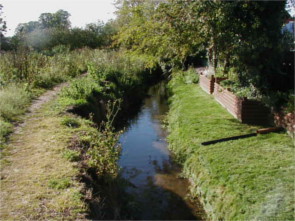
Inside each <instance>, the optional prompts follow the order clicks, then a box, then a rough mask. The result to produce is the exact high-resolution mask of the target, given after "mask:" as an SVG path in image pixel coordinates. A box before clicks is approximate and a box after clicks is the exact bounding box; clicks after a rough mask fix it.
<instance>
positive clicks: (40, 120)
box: [0, 83, 86, 220]
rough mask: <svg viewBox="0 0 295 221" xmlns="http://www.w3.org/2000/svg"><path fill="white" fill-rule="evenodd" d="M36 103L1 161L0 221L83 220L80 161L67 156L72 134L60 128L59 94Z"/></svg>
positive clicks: (50, 93)
mask: <svg viewBox="0 0 295 221" xmlns="http://www.w3.org/2000/svg"><path fill="white" fill-rule="evenodd" d="M65 86H67V83H63V84H60V85H58V86H56V87H55V88H54V89H53V90H50V91H47V92H46V93H45V94H43V95H42V96H40V97H39V98H38V99H37V100H35V101H34V102H33V103H32V105H31V107H30V108H29V112H28V113H27V114H26V115H25V116H24V120H23V123H21V124H20V125H18V126H16V128H15V131H14V133H13V134H11V136H10V139H9V143H8V146H7V148H5V150H4V155H5V156H4V157H3V158H2V162H1V190H0V191H1V207H0V208H1V210H0V220H47V219H52V218H54V219H55V220H73V219H83V217H84V215H83V213H84V212H85V209H86V206H85V205H84V202H83V201H82V200H81V190H82V189H83V185H82V184H81V183H80V182H79V180H77V174H78V173H79V171H78V169H77V163H75V162H70V161H69V160H67V159H66V158H65V157H64V154H63V153H65V151H66V150H67V146H68V142H69V141H70V140H71V138H72V136H73V131H72V130H70V129H69V128H65V126H64V125H62V124H61V119H62V116H63V113H62V112H60V109H59V107H58V102H57V96H58V93H59V92H60V91H61V89H62V88H63V87H65Z"/></svg>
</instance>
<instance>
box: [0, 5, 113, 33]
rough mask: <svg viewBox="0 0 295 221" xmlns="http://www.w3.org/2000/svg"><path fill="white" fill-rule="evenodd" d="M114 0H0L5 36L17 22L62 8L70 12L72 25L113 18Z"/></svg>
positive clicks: (13, 29) (36, 19) (36, 18)
mask: <svg viewBox="0 0 295 221" xmlns="http://www.w3.org/2000/svg"><path fill="white" fill-rule="evenodd" d="M113 2H114V0H0V4H2V5H3V9H2V10H3V15H2V16H3V17H4V20H5V21H6V23H7V28H8V30H7V32H6V34H5V36H12V35H14V31H15V28H16V27H17V25H18V24H19V23H26V22H29V21H38V18H39V16H40V14H42V13H45V12H50V13H54V12H56V11H58V10H59V9H63V10H65V11H67V12H69V13H70V14H71V16H70V21H71V24H72V27H84V26H85V24H89V23H92V22H96V21H98V20H101V21H104V22H106V21H108V20H109V19H114V18H115V15H114V12H115V6H114V5H113Z"/></svg>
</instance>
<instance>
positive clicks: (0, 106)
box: [0, 84, 31, 121]
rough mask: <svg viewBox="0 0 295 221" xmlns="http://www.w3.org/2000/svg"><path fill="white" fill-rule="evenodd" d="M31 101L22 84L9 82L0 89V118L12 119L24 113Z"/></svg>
mask: <svg viewBox="0 0 295 221" xmlns="http://www.w3.org/2000/svg"><path fill="white" fill-rule="evenodd" d="M30 101H31V94H30V93H29V92H28V91H27V90H26V87H25V85H23V84H11V85H9V86H8V87H6V88H3V89H1V90H0V118H3V119H5V120H7V121H14V120H16V119H17V117H18V116H19V115H20V114H22V113H24V112H25V110H26V107H27V105H28V104H29V102H30Z"/></svg>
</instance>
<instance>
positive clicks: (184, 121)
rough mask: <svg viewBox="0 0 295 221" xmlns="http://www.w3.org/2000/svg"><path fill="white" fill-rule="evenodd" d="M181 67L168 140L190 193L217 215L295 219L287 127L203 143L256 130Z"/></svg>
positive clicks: (174, 89) (175, 83)
mask: <svg viewBox="0 0 295 221" xmlns="http://www.w3.org/2000/svg"><path fill="white" fill-rule="evenodd" d="M182 75H185V73H178V75H175V77H174V78H173V80H172V81H171V82H170V83H169V86H170V89H171V91H172V94H173V96H172V97H171V109H170V112H169V116H168V122H169V132H170V135H169V146H170V149H171V150H172V151H173V152H174V153H175V155H176V158H177V159H178V160H179V161H180V162H181V163H183V165H184V169H183V171H184V175H185V176H186V177H188V178H189V179H190V180H191V182H192V186H191V193H192V195H193V196H200V198H201V200H202V203H203V205H204V208H205V210H206V211H207V213H208V216H209V217H210V219H212V220H294V146H293V142H292V140H291V138H290V137H289V136H288V135H287V134H285V133H271V134H267V135H258V136H257V137H251V138H247V139H240V140H235V141H228V142H223V143H217V144H214V145H209V146H202V145H201V143H202V142H204V141H209V140H214V139H218V138H224V137H229V136H235V135H241V134H247V133H251V132H252V133H253V132H254V131H255V130H256V129H258V127H255V126H251V125H246V124H241V123H240V122H238V121H237V120H236V119H234V118H233V117H232V116H231V115H230V114H229V113H228V112H227V111H226V110H225V109H224V108H223V107H221V105H219V104H218V103H217V102H216V101H215V100H214V99H213V97H211V96H210V95H208V94H206V93H205V92H204V91H202V90H201V89H200V87H199V86H198V85H196V84H191V81H188V80H186V78H185V77H183V76H182Z"/></svg>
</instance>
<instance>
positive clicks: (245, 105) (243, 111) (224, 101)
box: [199, 74, 295, 137]
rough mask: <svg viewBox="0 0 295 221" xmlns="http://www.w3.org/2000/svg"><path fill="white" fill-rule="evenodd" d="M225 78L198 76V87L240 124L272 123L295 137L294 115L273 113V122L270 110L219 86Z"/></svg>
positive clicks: (259, 103) (257, 102)
mask: <svg viewBox="0 0 295 221" xmlns="http://www.w3.org/2000/svg"><path fill="white" fill-rule="evenodd" d="M224 79H226V78H214V76H212V77H211V79H209V78H207V77H206V76H205V75H202V74H200V81H199V82H200V86H201V88H202V89H203V90H204V91H206V92H207V93H209V94H213V96H214V98H215V99H216V101H218V102H219V103H220V104H221V105H222V106H223V107H224V108H225V109H227V111H228V112H229V113H231V114H232V115H233V116H234V117H235V118H237V119H238V120H240V121H241V122H242V123H250V124H268V123H272V122H273V121H274V124H275V125H276V126H278V127H283V128H285V129H286V130H287V131H288V132H289V133H290V134H291V136H293V137H295V114H294V113H288V114H283V113H273V115H274V120H273V119H272V117H271V113H270V109H269V108H267V107H265V106H264V105H263V104H262V103H261V102H259V101H255V100H248V99H243V98H239V97H237V96H236V95H235V94H233V93H232V92H231V91H229V90H227V89H225V88H223V87H222V86H220V84H219V83H220V81H222V80H224Z"/></svg>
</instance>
